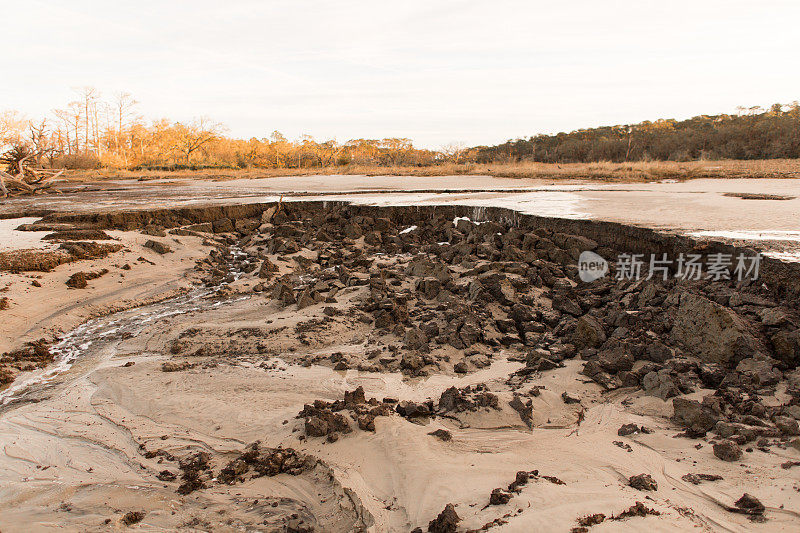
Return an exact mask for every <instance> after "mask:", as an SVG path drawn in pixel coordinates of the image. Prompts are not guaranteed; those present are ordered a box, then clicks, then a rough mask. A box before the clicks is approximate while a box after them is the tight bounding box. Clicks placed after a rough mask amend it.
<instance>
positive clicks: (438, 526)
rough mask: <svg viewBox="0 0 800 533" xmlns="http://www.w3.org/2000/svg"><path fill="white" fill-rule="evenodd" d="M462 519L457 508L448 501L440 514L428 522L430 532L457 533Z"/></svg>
mask: <svg viewBox="0 0 800 533" xmlns="http://www.w3.org/2000/svg"><path fill="white" fill-rule="evenodd" d="M460 521H461V518H460V517H459V516H458V514H457V513H456V508H455V507H453V504H452V503H448V504H447V505H445V507H444V510H443V511H442V512H441V513H439V516H437V517H436V518H434V519H433V520H431V521H430V522H429V523H428V533H455V532H456V529H457V528H458V523H459V522H460Z"/></svg>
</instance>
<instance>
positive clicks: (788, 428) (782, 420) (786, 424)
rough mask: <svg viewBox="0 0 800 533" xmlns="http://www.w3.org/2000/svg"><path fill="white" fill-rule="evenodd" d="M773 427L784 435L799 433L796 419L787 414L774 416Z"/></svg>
mask: <svg viewBox="0 0 800 533" xmlns="http://www.w3.org/2000/svg"><path fill="white" fill-rule="evenodd" d="M773 422H774V423H775V427H777V428H778V429H779V430H780V431H781V433H783V434H784V435H800V425H798V423H797V420H795V419H794V418H791V417H788V416H776V417H775V419H774V420H773Z"/></svg>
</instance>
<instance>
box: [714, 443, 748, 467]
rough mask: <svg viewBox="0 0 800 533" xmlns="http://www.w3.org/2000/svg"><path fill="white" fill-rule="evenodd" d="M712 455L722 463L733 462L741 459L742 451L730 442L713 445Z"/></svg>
mask: <svg viewBox="0 0 800 533" xmlns="http://www.w3.org/2000/svg"><path fill="white" fill-rule="evenodd" d="M714 455H715V456H717V457H718V458H719V459H722V460H723V461H728V462H733V461H738V460H739V459H741V458H742V449H741V448H739V445H738V444H736V443H735V442H733V441H730V440H724V441H722V442H718V443H716V444H714Z"/></svg>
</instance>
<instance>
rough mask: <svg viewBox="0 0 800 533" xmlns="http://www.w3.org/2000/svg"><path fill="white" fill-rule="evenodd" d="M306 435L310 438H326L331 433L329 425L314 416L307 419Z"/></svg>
mask: <svg viewBox="0 0 800 533" xmlns="http://www.w3.org/2000/svg"><path fill="white" fill-rule="evenodd" d="M305 428H306V435H308V436H309V437H324V436H325V435H327V434H328V433H329V432H330V427H329V426H328V423H327V422H326V421H325V420H323V419H321V418H320V417H318V416H312V417H309V418H308V419H306V424H305Z"/></svg>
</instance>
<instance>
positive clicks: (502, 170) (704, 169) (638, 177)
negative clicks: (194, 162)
mask: <svg viewBox="0 0 800 533" xmlns="http://www.w3.org/2000/svg"><path fill="white" fill-rule="evenodd" d="M312 174H319V175H337V174H343V175H365V176H454V175H470V176H482V175H490V176H496V177H502V178H528V179H542V180H561V179H582V180H597V181H621V182H646V181H658V180H663V179H677V180H688V179H697V178H800V159H768V160H726V161H688V162H677V161H649V162H644V161H640V162H634V163H612V162H608V161H601V162H597V163H562V164H555V163H533V162H521V163H507V164H477V163H465V164H455V163H442V164H438V165H429V166H377V165H347V166H343V167H327V168H310V169H296V168H295V169H287V168H251V169H204V170H188V169H182V170H135V171H134V170H115V169H104V170H91V171H71V172H68V173H67V179H70V180H76V181H85V180H103V179H120V178H121V179H143V180H148V179H160V178H173V179H174V178H177V179H214V180H228V179H261V178H272V177H278V176H306V175H312Z"/></svg>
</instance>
